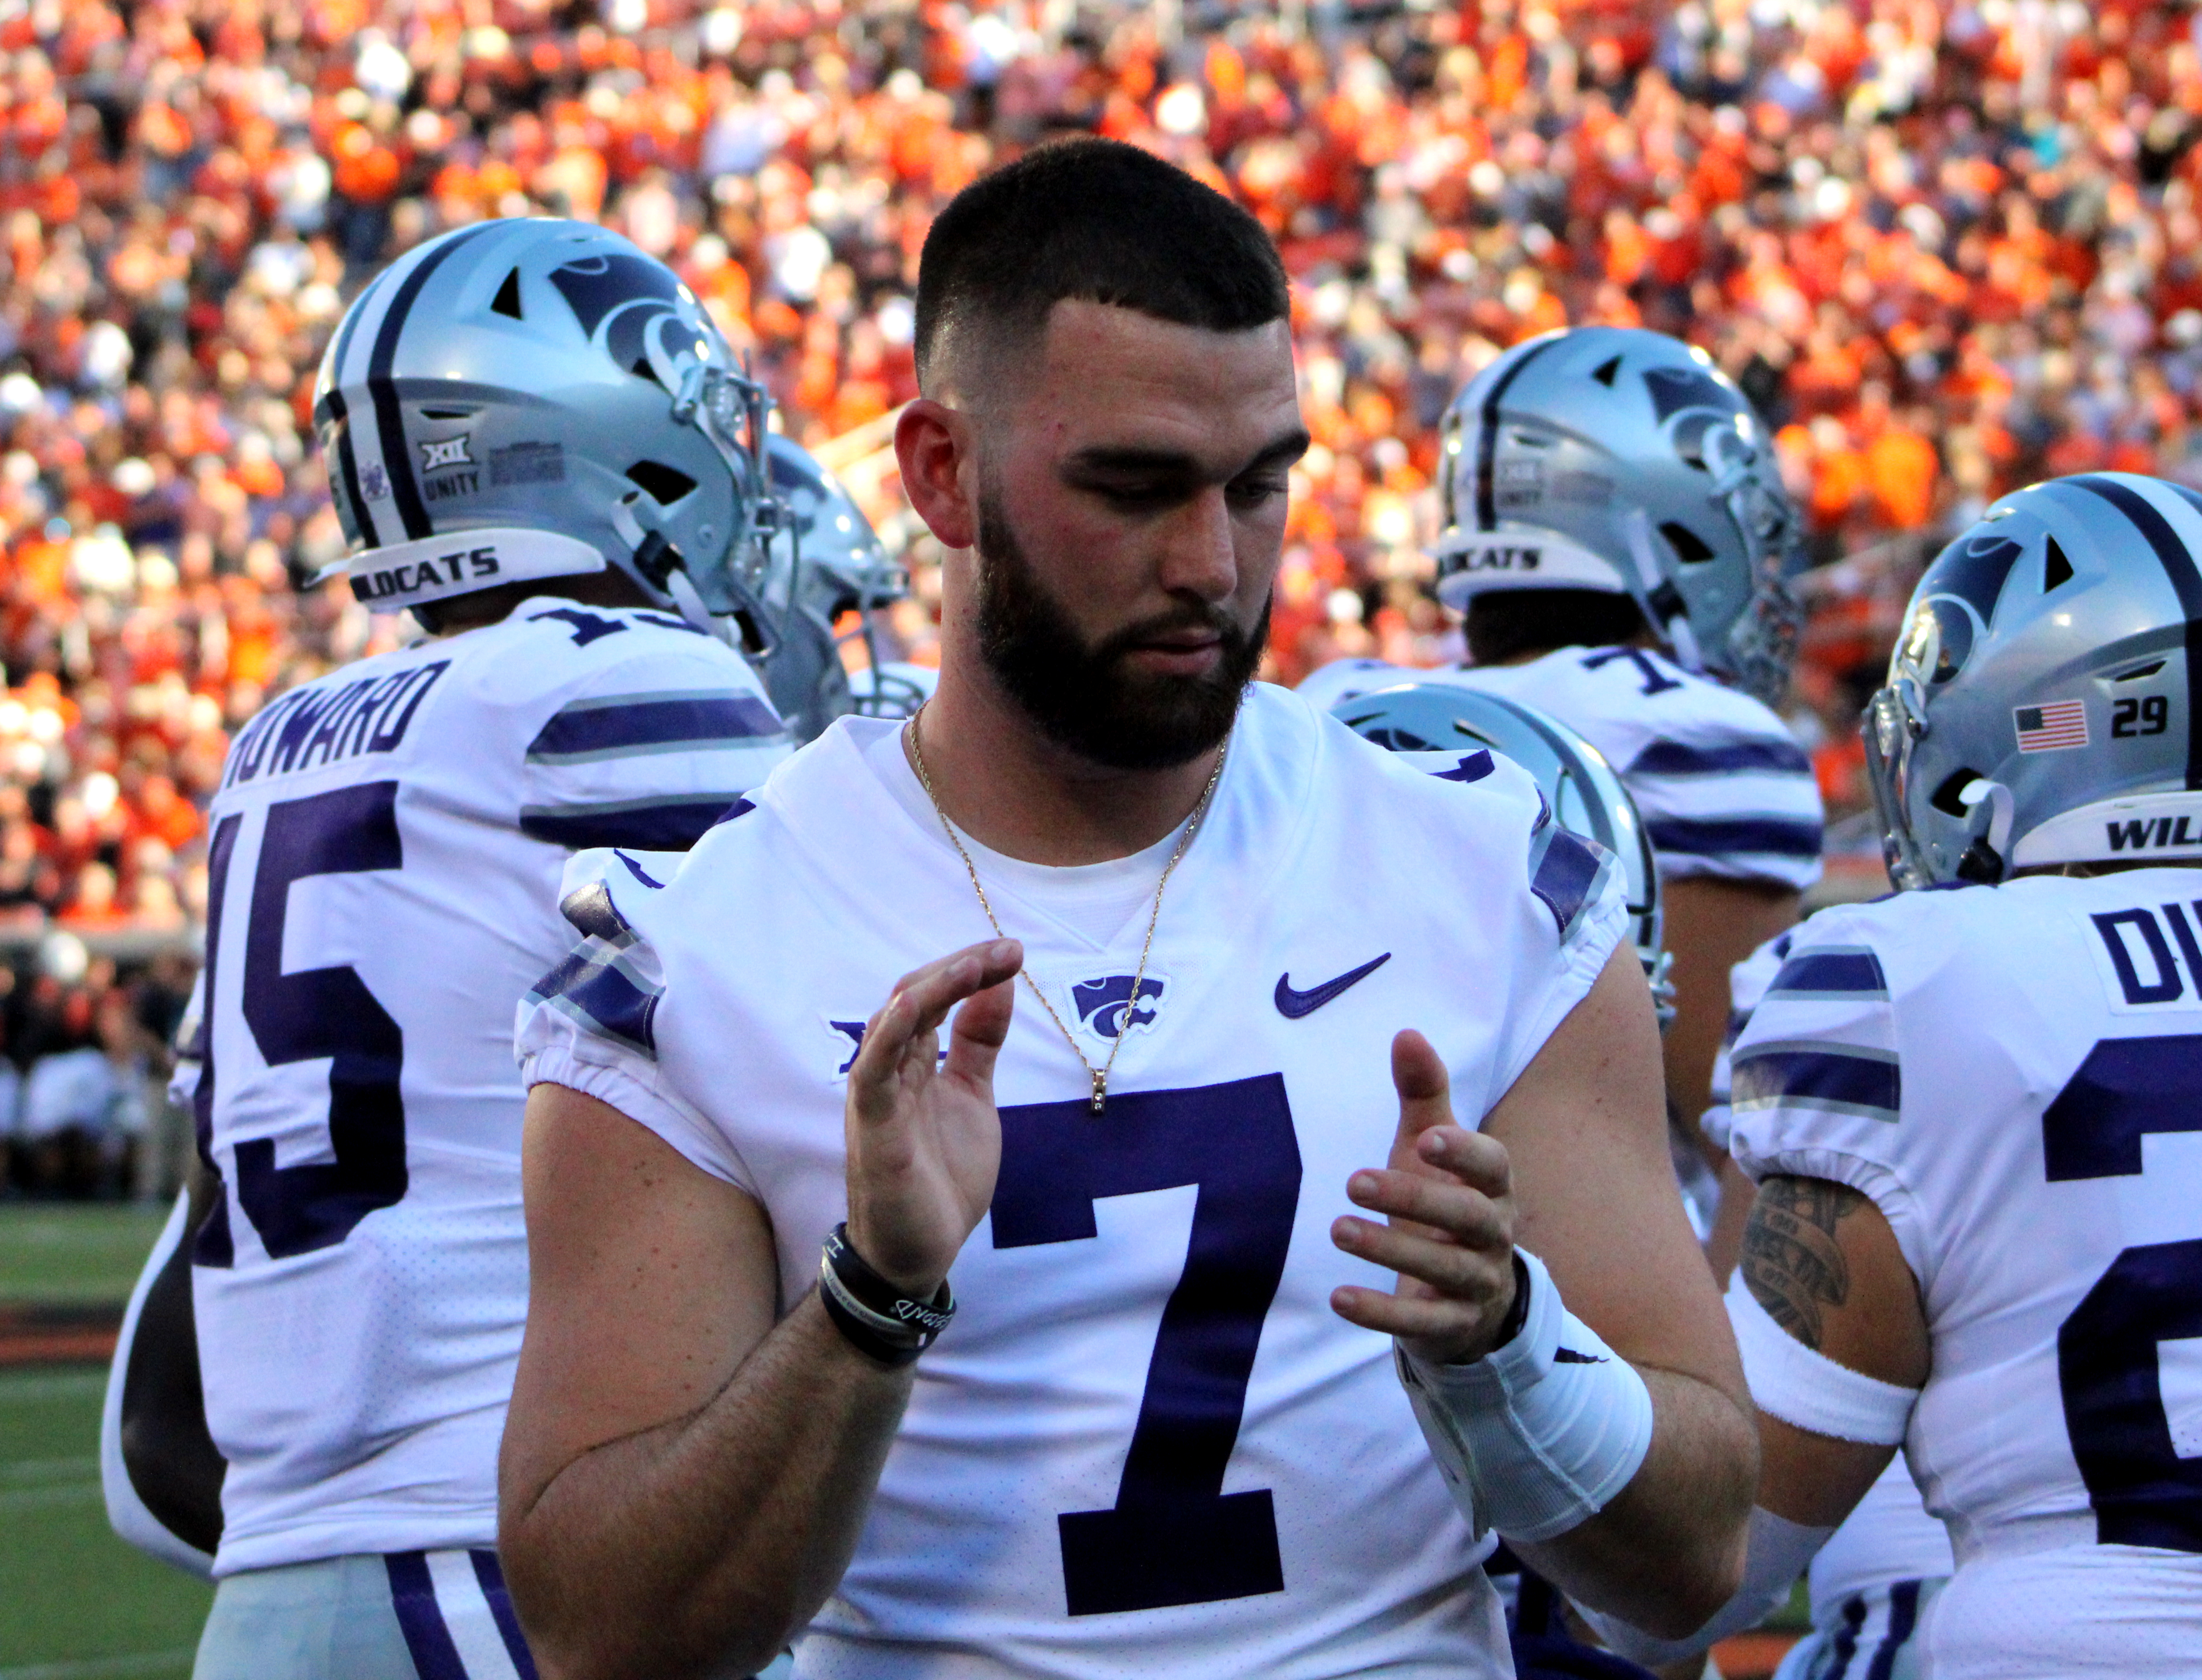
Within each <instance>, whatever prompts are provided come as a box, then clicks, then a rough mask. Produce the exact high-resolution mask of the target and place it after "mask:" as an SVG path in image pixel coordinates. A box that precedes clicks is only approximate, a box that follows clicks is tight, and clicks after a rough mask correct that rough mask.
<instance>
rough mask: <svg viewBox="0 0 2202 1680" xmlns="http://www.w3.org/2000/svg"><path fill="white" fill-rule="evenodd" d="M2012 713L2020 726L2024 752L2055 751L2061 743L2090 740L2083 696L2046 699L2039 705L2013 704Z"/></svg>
mask: <svg viewBox="0 0 2202 1680" xmlns="http://www.w3.org/2000/svg"><path fill="white" fill-rule="evenodd" d="M2011 722H2013V723H2014V724H2016V725H2017V728H2018V750H2019V751H2020V752H2055V751H2056V750H2057V749H2058V748H2059V747H2064V746H2086V745H2087V702H2086V701H2084V700H2045V701H2043V702H2042V704H2040V705H2038V706H2014V707H2012V708H2011Z"/></svg>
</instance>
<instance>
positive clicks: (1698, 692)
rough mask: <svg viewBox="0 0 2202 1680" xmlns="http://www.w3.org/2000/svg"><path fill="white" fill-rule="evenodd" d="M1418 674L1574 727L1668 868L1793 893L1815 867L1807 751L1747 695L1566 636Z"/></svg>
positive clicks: (1816, 822) (1816, 817) (1819, 820)
mask: <svg viewBox="0 0 2202 1680" xmlns="http://www.w3.org/2000/svg"><path fill="white" fill-rule="evenodd" d="M1417 680H1421V681H1447V682H1459V683H1462V684H1464V685H1466V686H1468V687H1476V688H1485V689H1488V690H1490V691H1491V692H1493V693H1498V694H1504V695H1505V696H1507V697H1508V698H1509V699H1516V700H1520V701H1522V703H1523V704H1528V705H1533V706H1537V707H1540V708H1541V709H1542V710H1546V711H1548V712H1550V713H1551V715H1552V716H1554V717H1557V718H1558V719H1559V720H1560V722H1563V723H1565V724H1567V725H1568V726H1569V728H1572V729H1574V730H1575V731H1576V732H1577V733H1579V734H1581V735H1582V736H1583V738H1584V739H1585V740H1588V741H1589V742H1590V744H1591V745H1592V746H1595V747H1596V748H1597V749H1598V750H1599V752H1602V753H1604V755H1605V757H1606V759H1607V761H1608V762H1609V763H1611V764H1612V766H1613V768H1614V770H1615V772H1616V774H1617V775H1619V776H1620V777H1621V781H1622V786H1623V787H1626V788H1628V796H1629V798H1630V799H1634V801H1635V802H1636V809H1637V811H1638V812H1639V813H1640V815H1641V816H1643V818H1644V825H1645V828H1646V832H1647V833H1648V834H1650V836H1651V846H1652V850H1653V851H1654V852H1656V853H1657V857H1658V863H1659V872H1660V874H1661V875H1662V876H1663V877H1664V878H1665V879H1668V880H1670V881H1674V880H1683V879H1687V878H1690V877H1693V876H1704V877H1710V878H1711V879H1715V880H1725V881H1763V882H1768V883H1770V884H1772V885H1775V886H1779V887H1789V888H1791V889H1793V890H1795V891H1799V892H1801V891H1803V890H1804V889H1805V887H1810V885H1811V884H1812V883H1813V882H1814V881H1817V880H1818V879H1819V878H1820V847H1821V839H1822V832H1821V831H1822V828H1823V827H1824V825H1825V822H1826V811H1825V810H1824V808H1823V807H1822V804H1821V801H1820V790H1819V784H1818V782H1817V781H1816V780H1815V779H1814V777H1813V775H1812V766H1811V761H1810V759H1809V758H1807V757H1805V752H1804V749H1803V748H1801V747H1799V746H1798V745H1797V742H1796V740H1795V739H1794V738H1793V736H1792V735H1791V734H1790V733H1789V731H1788V729H1787V728H1786V727H1785V726H1784V725H1783V723H1782V722H1781V719H1780V718H1779V717H1776V716H1775V715H1774V713H1773V712H1772V711H1770V710H1768V709H1767V708H1766V707H1765V706H1763V705H1762V704H1760V703H1759V702H1758V701H1757V700H1754V699H1752V698H1751V697H1750V696H1749V695H1748V694H1745V693H1740V692H1739V691H1737V690H1735V689H1733V688H1728V687H1723V686H1722V684H1720V683H1718V682H1716V681H1713V680H1712V679H1711V678H1710V677H1705V676H1700V675H1697V674H1695V673H1693V672H1690V671H1686V670H1684V669H1682V668H1681V666H1680V665H1677V664H1676V663H1675V662H1674V661H1673V660H1671V659H1669V658H1668V657H1665V656H1664V655H1663V654H1659V653H1654V652H1650V651H1646V650H1644V649H1642V648H1635V647H1600V648H1586V647H1563V648H1561V649H1559V650H1557V651H1555V652H1551V653H1548V654H1546V655H1545V656H1544V657H1542V658H1539V659H1534V660H1532V661H1530V662H1528V663H1526V664H1521V665H1481V666H1464V667H1460V668H1457V669H1453V670H1451V671H1445V672H1430V673H1427V674H1423V675H1421V676H1420V677H1419V678H1418V679H1417Z"/></svg>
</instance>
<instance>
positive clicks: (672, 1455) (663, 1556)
mask: <svg viewBox="0 0 2202 1680" xmlns="http://www.w3.org/2000/svg"><path fill="white" fill-rule="evenodd" d="M1020 960H1021V953H1020V952H1019V951H1018V949H1017V946H1016V944H1015V943H1014V942H1013V941H997V942H995V943H993V944H992V945H986V946H975V947H973V948H972V949H971V950H968V951H963V952H957V953H956V954H954V955H953V956H951V957H947V958H942V959H941V960H940V961H939V962H937V963H934V964H929V965H927V967H926V968H923V969H921V970H917V971H916V972H915V973H913V974H910V975H909V976H904V979H903V980H902V981H900V982H898V984H897V986H896V987H895V989H894V991H893V993H892V995H891V996H890V998H889V999H888V1000H887V1002H886V1005H884V1006H883V1007H882V1008H881V1009H880V1011H879V1013H878V1014H877V1015H875V1016H874V1017H873V1018H872V1020H871V1022H870V1023H868V1030H867V1032H866V1035H865V1040H864V1045H863V1052H862V1054H861V1055H860V1056H859V1057H858V1058H857V1061H856V1063H855V1064H854V1065H853V1067H852V1068H851V1072H850V1079H849V1096H848V1103H847V1127H848V1147H849V1210H850V1226H851V1235H852V1238H853V1240H854V1241H856V1243H857V1247H858V1250H859V1252H860V1253H863V1254H864V1255H865V1256H866V1257H867V1258H868V1259H873V1260H874V1262H875V1263H876V1264H878V1265H879V1266H880V1268H881V1269H882V1270H885V1271H886V1273H887V1275H888V1276H891V1277H892V1278H894V1279H895V1281H897V1282H901V1283H904V1284H905V1285H907V1286H908V1287H910V1288H913V1289H922V1290H925V1291H928V1292H929V1291H930V1290H931V1289H932V1288H934V1287H935V1286H936V1285H937V1284H938V1283H939V1281H940V1279H941V1278H942V1277H944V1276H946V1274H947V1271H948V1268H949V1266H950V1264H951V1262H952V1261H953V1260H954V1259H955V1257H956V1254H957V1251H958V1250H959V1249H960V1248H961V1247H962V1246H963V1241H964V1239H965V1238H966V1237H968V1236H969V1235H970V1232H971V1230H972V1228H973V1227H974V1225H975V1224H976V1223H978V1220H979V1217H980V1215H981V1214H982V1213H983V1212H984V1211H986V1204H987V1201H988V1199H989V1198H990V1197H991V1195H992V1191H993V1181H994V1169H995V1164H996V1162H997V1161H998V1158H999V1153H1000V1147H1001V1144H1000V1130H999V1121H998V1117H996V1114H995V1111H994V1104H993V1094H992V1071H993V1061H994V1055H995V1052H996V1051H997V1050H998V1048H999V1047H1000V1045H1001V1042H1002V1040H1003V1037H1004V1035H1005V1034H1006V1032H1007V1031H1008V1028H1009V1021H1010V1007H1011V1005H1010V987H1009V985H1008V984H1007V983H1006V982H1007V981H1010V979H1012V978H1013V977H1014V976H1015V974H1016V968H1017V964H1018V963H1019V961H1020ZM967 999H968V1000H969V1001H968V1002H967ZM959 1004H962V1005H964V1006H963V1008H962V1009H961V1010H960V1011H957V1013H956V1015H955V1017H954V1022H953V1025H952V1028H951V1033H950V1040H949V1052H948V1057H947V1059H946V1061H945V1063H942V1064H939V1066H938V1067H937V1068H936V1065H935V1063H936V1048H937V1044H938V1032H939V1028H940V1027H941V1025H942V1024H943V1023H944V1022H945V1020H947V1018H948V1017H949V1011H951V1010H953V1009H956V1007H957V1005H959ZM526 1170H527V1207H528V1222H529V1224H528V1236H529V1247H530V1253H531V1255H532V1257H533V1272H532V1276H531V1279H530V1298H529V1312H528V1334H527V1343H526V1345H525V1346H524V1347H523V1348H522V1350H521V1364H520V1375H519V1378H518V1381H517V1382H516V1384H515V1390H514V1396H513V1405H512V1411H511V1414H510V1418H509V1422H508V1424H507V1426H506V1430H505V1437H504V1451H503V1464H502V1466H501V1471H502V1477H501V1480H502V1484H503V1486H502V1494H503V1501H502V1502H503V1523H502V1528H501V1541H500V1544H501V1549H502V1552H503V1559H504V1564H505V1568H506V1571H507V1574H508V1577H509V1581H510V1583H511V1587H512V1592H513V1595H514V1599H515V1602H516V1604H517V1605H518V1606H519V1607H520V1609H521V1613H522V1615H523V1617H524V1618H526V1621H527V1628H528V1632H529V1636H530V1639H531V1641H532V1642H533V1647H534V1651H535V1655H536V1659H537V1662H538V1665H539V1667H540V1669H541V1671H542V1672H543V1673H544V1674H545V1676H557V1677H590V1676H598V1675H602V1676H631V1675H635V1674H645V1673H646V1674H651V1675H654V1676H668V1677H670V1676H686V1675H698V1676H704V1675H715V1674H721V1673H724V1674H749V1673H751V1672H754V1671H756V1670H757V1669H759V1668H762V1667H763V1666H764V1665H766V1664H767V1663H768V1662H769V1661H770V1660H771V1659H773V1657H774V1656H775V1655H776V1654H777V1653H779V1652H780V1649H781V1648H783V1647H784V1646H785V1645H786V1642H787V1641H788V1640H789V1638H790V1637H791V1636H792V1635H793V1634H794V1632H795V1631H796V1630H798V1629H799V1628H800V1627H801V1626H802V1625H803V1624H804V1623H805V1622H806V1621H808V1620H809V1619H810V1616H811V1614H812V1613H813V1612H815V1610H816V1609H817V1607H818V1606H819V1605H820V1604H821V1603H822V1602H823V1601H824V1600H825V1599H826V1597H827V1595H828V1594H829V1593H830V1592H831V1591H832V1590H833V1586H834V1583H836V1582H837V1581H838V1580H839V1577H840V1575H841V1571H842V1570H843V1568H844V1567H845V1565H846V1563H847V1561H848V1558H849V1554H850V1552H851V1549H852V1548H853V1547H854V1546H855V1544H856V1540H857V1531H858V1530H859V1529H860V1528H861V1526H862V1524H863V1516H864V1512H865V1511H866V1509H867V1508H868V1506H869V1504H870V1502H871V1497H872V1493H873V1489H874V1487H875V1486H876V1484H877V1482H878V1478H879V1472H880V1465H881V1463H882V1462H883V1460H884V1459H885V1458H886V1450H887V1446H888V1443H889V1441H891V1439H892V1435H893V1433H894V1429H895V1426H896V1424H898V1422H899V1421H900V1419H901V1417H902V1412H903V1408H904V1404H905V1402H906V1401H907V1400H908V1399H909V1396H910V1368H909V1367H908V1366H904V1367H901V1368H899V1369H891V1368H889V1367H887V1366H886V1365H881V1364H880V1363H878V1362H876V1361H874V1360H873V1359H868V1358H867V1357H866V1356H865V1355H864V1354H863V1353H859V1352H858V1351H857V1349H856V1347H854V1346H852V1345H851V1342H850V1341H849V1340H848V1339H847V1338H846V1337H845V1335H843V1334H842V1333H841V1332H840V1331H839V1330H838V1329H835V1328H834V1326H833V1323H831V1322H830V1321H829V1319H828V1318H827V1314H826V1312H825V1311H824V1309H823V1308H821V1306H820V1305H819V1303H818V1298H817V1294H816V1292H815V1290H813V1291H811V1292H810V1293H809V1294H804V1296H803V1298H802V1300H800V1302H799V1304H798V1306H796V1308H795V1310H794V1311H793V1312H791V1313H790V1314H789V1315H788V1316H787V1317H786V1318H785V1319H784V1320H782V1321H781V1322H780V1323H778V1324H777V1325H775V1324H774V1323H773V1314H774V1305H775V1302H776V1301H777V1300H778V1298H779V1294H780V1290H779V1277H778V1266H777V1263H776V1260H775V1259H774V1247H773V1241H772V1233H771V1229H770V1227H769V1225H768V1222H767V1220H766V1218H765V1217H764V1214H763V1211H762V1209H761V1208H760V1207H759V1206H758V1205H757V1203H756V1202H755V1201H754V1200H751V1198H750V1197H748V1196H746V1195H745V1194H742V1193H741V1192H740V1191H739V1190H737V1189H735V1188H733V1186H731V1185H728V1184H726V1183H724V1182H721V1181H720V1180H718V1179H715V1178H713V1177H711V1176H709V1175H708V1174H706V1173H704V1172H703V1171H702V1170H699V1169H698V1168H697V1167H695V1166H693V1165H692V1164H689V1163H688V1162H687V1161H686V1160H685V1159H683V1158H681V1157H680V1155H679V1154H677V1153H676V1152H674V1150H673V1149H672V1148H671V1147H669V1146H668V1145H667V1144H665V1143H663V1142H662V1141H659V1140H658V1139H657V1138H656V1136H655V1135H653V1134H651V1132H649V1131H647V1130H646V1129H645V1128H643V1127H641V1126H639V1125H637V1124H635V1123H633V1121H631V1120H629V1119H627V1117H625V1116H623V1115H621V1113H619V1111H617V1110H615V1109H613V1108H611V1107H609V1105H606V1104H603V1103H601V1102H598V1100H596V1099H594V1098H592V1097H588V1096H585V1095H583V1094H582V1093H580V1092H577V1091H573V1090H569V1089H568V1088H564V1087H562V1086H557V1085H547V1084H546V1085H539V1086H538V1087H537V1088H535V1090H534V1092H533V1094H532V1096H531V1098H530V1101H529V1109H528V1130H527V1152H526Z"/></svg>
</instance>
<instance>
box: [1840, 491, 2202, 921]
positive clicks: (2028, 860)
mask: <svg viewBox="0 0 2202 1680" xmlns="http://www.w3.org/2000/svg"><path fill="white" fill-rule="evenodd" d="M2197 557H2202V495H2197V494H2196V492H2193V491H2192V490H2189V489H2187V487H2186V486H2183V485H2177V484H2170V483H2166V482H2165V481H2164V480H2161V479H2152V478H2144V477H2140V476H2139V475H2134V474H2129V473H2087V474H2082V475H2079V476H2077V477H2074V478H2064V479H2052V480H2049V481H2048V482H2047V483H2045V484H2037V485H2034V486H2032V487H2031V488H2029V489H2026V490H2021V491H2019V492H2017V493H2016V494H2013V495H2010V496H2006V497H2005V498H2003V499H2002V500H2000V501H1999V502H1998V503H1996V504H1995V505H1994V506H1993V507H1991V508H1990V509H1989V510H1987V514H1986V515H1985V516H1982V518H1981V521H1980V522H1979V523H1978V524H1976V525H1975V526H1974V527H1973V528H1971V529H1970V530H1969V531H1967V532H1965V533H1964V534H1963V535H1962V536H1960V537H1958V539H1957V540H1956V541H1954V542H1952V544H1951V545H1949V546H1948V547H1947V548H1945V549H1944V550H1943V551H1941V553H1940V554H1939V555H1938V556H1936V557H1935V559H1934V563H1933V564H1932V565H1930V566H1928V569H1927V571H1926V575H1924V576H1922V578H1921V579H1920V580H1919V587H1917V588H1916V590H1914V591H1913V592H1912V596H1911V605H1910V606H1909V607H1908V608H1906V609H1905V617H1904V627H1903V630H1902V632H1901V634H1900V635H1899V639H1898V641H1897V645H1896V651H1895V652H1894V654H1893V656H1891V657H1890V660H1889V665H1888V686H1887V687H1885V688H1883V689H1882V690H1881V692H1880V693H1877V694H1875V696H1874V697H1873V700H1872V702H1871V704H1869V705H1868V707H1867V708H1866V714H1865V724H1864V736H1865V752H1866V769H1867V774H1868V775H1869V779H1870V781H1871V782H1872V787H1873V795H1874V803H1875V805H1877V806H1878V807H1879V808H1880V813H1881V823H1882V829H1883V849H1884V851H1885V852H1886V853H1887V859H1888V872H1889V875H1890V878H1891V879H1892V880H1893V881H1895V883H1896V885H1897V886H1898V887H1907V888H1908V887H1926V886H1931V885H1935V884H1939V883H1942V882H1946V881H2001V880H2003V879H2004V878H2005V876H2006V875H2009V874H2010V873H2011V871H2012V870H2014V869H2022V868H2026V867H2028V866H2030V865H2035V864H2072V863H2097V862H2127V863H2130V862H2134V861H2139V860H2148V861H2155V862H2164V863H2171V862H2183V861H2189V860H2193V859H2196V858H2202V753H2198V749H2199V748H2202V740H2198V738H2197V737H2196V736H2195V734H2194V733H2193V731H2194V724H2193V718H2194V706H2195V700H2196V688H2197V686H2198V685H2202V657H2198V653H2197V651H2195V650H2196V649H2197V641H2196V637H2197V627H2198V626H2202V570H2198V568H2197Z"/></svg>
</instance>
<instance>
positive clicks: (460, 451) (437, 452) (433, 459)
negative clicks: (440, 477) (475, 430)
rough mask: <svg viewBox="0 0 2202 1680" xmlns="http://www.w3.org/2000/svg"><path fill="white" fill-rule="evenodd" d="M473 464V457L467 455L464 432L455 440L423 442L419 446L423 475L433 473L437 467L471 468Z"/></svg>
mask: <svg viewBox="0 0 2202 1680" xmlns="http://www.w3.org/2000/svg"><path fill="white" fill-rule="evenodd" d="M473 465H474V457H473V456H471V455H469V454H468V453H467V434H466V433H464V432H462V433H459V435H458V436H457V437H456V438H442V439H435V440H433V441H430V440H423V442H422V443H421V471H422V472H424V473H433V472H434V471H435V470H436V469H438V468H439V467H471V466H473Z"/></svg>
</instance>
